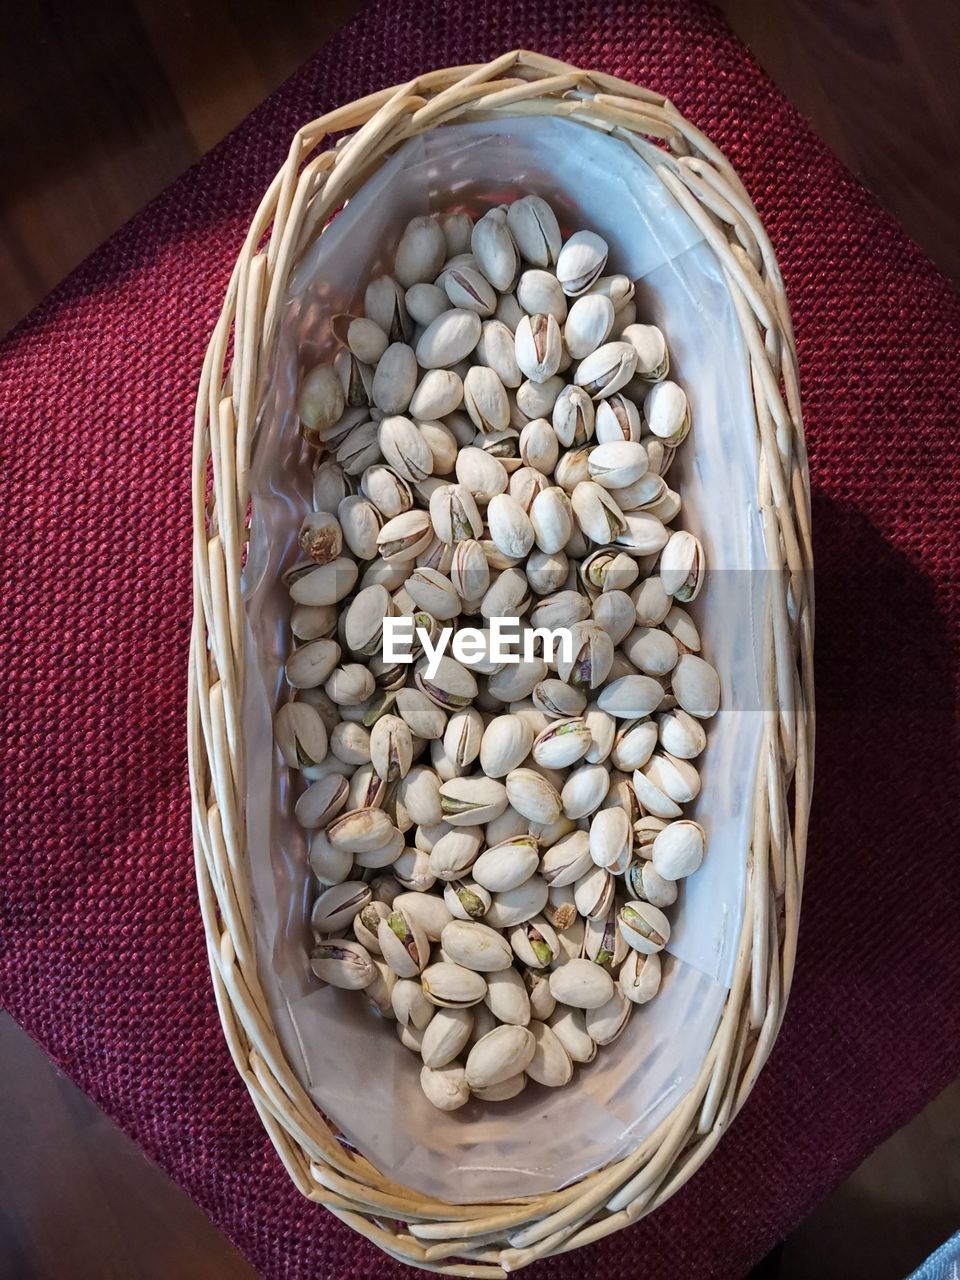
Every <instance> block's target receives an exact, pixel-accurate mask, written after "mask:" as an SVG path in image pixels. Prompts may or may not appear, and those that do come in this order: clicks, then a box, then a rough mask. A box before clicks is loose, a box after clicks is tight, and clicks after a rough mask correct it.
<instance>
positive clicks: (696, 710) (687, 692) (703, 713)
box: [670, 653, 720, 720]
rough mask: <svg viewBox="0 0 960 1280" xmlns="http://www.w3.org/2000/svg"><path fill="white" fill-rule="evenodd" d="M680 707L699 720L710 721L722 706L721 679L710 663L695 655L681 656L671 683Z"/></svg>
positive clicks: (686, 654)
mask: <svg viewBox="0 0 960 1280" xmlns="http://www.w3.org/2000/svg"><path fill="white" fill-rule="evenodd" d="M670 687H671V689H672V690H673V696H674V697H675V698H676V700H677V702H678V703H679V705H680V707H681V708H682V709H683V710H684V711H686V712H687V713H688V714H689V715H691V716H695V717H696V718H697V719H698V720H709V719H710V717H711V716H714V715H716V713H717V709H718V708H719V706H720V677H719V676H718V675H717V672H716V669H715V668H714V667H711V665H710V664H709V662H704V660H703V659H702V658H698V657H697V656H696V655H695V654H693V653H684V654H681V656H680V659H679V661H678V662H677V665H676V666H675V667H674V669H673V675H672V677H671V681H670Z"/></svg>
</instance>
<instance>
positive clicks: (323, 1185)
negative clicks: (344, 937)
mask: <svg viewBox="0 0 960 1280" xmlns="http://www.w3.org/2000/svg"><path fill="white" fill-rule="evenodd" d="M529 114H541V115H542V114H547V115H556V116H562V117H565V118H567V119H568V120H572V121H574V122H577V123H578V124H580V125H582V127H584V128H592V129H600V130H602V131H604V132H606V133H608V134H610V135H612V136H613V137H616V138H619V139H622V140H623V143H624V145H625V146H630V147H631V148H632V149H633V150H634V151H636V152H638V153H639V154H640V155H641V156H642V157H643V158H644V159H645V160H646V161H647V162H648V163H649V164H650V165H651V166H652V167H653V169H654V171H655V173H656V174H657V176H658V177H659V178H660V180H661V181H662V182H663V184H664V185H665V186H666V187H667V189H668V190H669V191H670V193H671V194H672V195H673V196H674V197H675V199H676V200H677V201H678V202H679V204H680V205H681V206H682V208H683V209H684V210H685V211H686V213H687V214H688V215H689V217H690V219H691V220H692V221H693V223H694V224H695V226H696V227H697V229H698V230H699V231H700V232H701V233H702V235H703V236H704V238H705V240H706V242H707V244H708V245H709V246H710V247H711V248H712V249H713V251H714V253H715V254H716V257H717V259H718V261H719V263H720V266H721V269H722V273H723V277H724V279H725V282H726V285H727V287H728V289H729V292H730V295H731V298H732V300H733V303H734V307H735V311H736V315H737V317H738V319H739V322H740V326H741V328H742V332H743V337H744V341H745V345H746V349H747V351H748V353H749V361H750V374H751V381H752V388H753V395H754V400H755V406H756V429H757V444H758V456H759V469H758V474H757V477H756V493H757V505H758V508H759V510H760V512H761V517H762V522H763V537H764V546H765V554H766V560H767V565H768V567H769V569H770V571H771V575H772V576H773V579H774V581H775V582H776V584H777V586H776V589H775V590H774V591H772V592H771V593H770V595H771V600H770V604H769V612H768V617H767V619H766V620H765V629H764V635H763V641H762V643H763V671H762V678H763V685H764V687H763V690H762V693H763V698H764V703H763V705H764V707H766V708H767V709H768V713H767V715H766V717H765V724H764V729H763V740H762V748H761V753H760V760H759V765H758V770H757V776H756V780H755V787H754V797H755V805H754V821H753V838H752V847H751V849H750V850H749V855H748V862H747V867H748V871H747V884H746V894H745V903H744V916H743V925H742V930H741V935H740V942H739V947H738V951H737V958H736V965H735V972H734V978H733V983H732V986H731V989H730V992H729V995H728V996H727V999H726V1003H725V1006H724V1012H723V1016H722V1018H721V1021H720V1024H719V1027H718V1029H717V1032H716V1035H715V1038H714V1041H713V1043H712V1045H711V1046H710V1049H709V1051H708V1053H707V1054H706V1056H705V1059H704V1061H703V1064H702V1067H701V1070H700V1072H699V1076H698V1077H697V1079H696V1081H695V1083H694V1085H693V1087H692V1088H691V1090H690V1091H689V1093H688V1094H687V1096H686V1097H685V1098H684V1099H683V1101H682V1102H681V1103H680V1105H678V1106H677V1107H676V1108H675V1109H674V1111H673V1112H672V1113H671V1114H670V1115H669V1116H668V1117H667V1119H666V1120H665V1121H663V1122H662V1123H661V1124H660V1125H659V1126H658V1127H657V1129H656V1130H655V1132H654V1133H653V1134H652V1135H651V1136H650V1137H648V1138H647V1139H646V1140H645V1141H643V1142H642V1143H641V1145H639V1146H638V1147H637V1149H636V1150H634V1151H633V1152H632V1153H631V1154H630V1155H629V1156H627V1157H626V1158H624V1159H621V1160H618V1161H616V1162H615V1163H613V1164H610V1165H608V1166H607V1167H606V1168H603V1169H601V1170H599V1171H597V1172H594V1173H592V1174H590V1175H588V1176H587V1177H585V1178H583V1179H582V1180H580V1181H579V1182H578V1183H576V1184H575V1185H573V1186H568V1187H566V1188H565V1189H563V1190H561V1191H557V1192H553V1193H550V1194H545V1195H541V1196H536V1197H530V1198H526V1199H523V1200H511V1201H505V1202H501V1203H487V1204H467V1205H454V1204H448V1203H443V1202H440V1201H430V1200H428V1199H425V1198H424V1197H422V1196H421V1195H419V1194H417V1193H416V1192H412V1191H410V1190H408V1189H406V1188H404V1187H403V1186H400V1185H397V1184H396V1183H394V1182H391V1181H388V1180H387V1179H386V1178H385V1177H383V1176H382V1175H381V1174H380V1173H379V1172H378V1170H377V1169H376V1168H375V1167H374V1166H373V1164H371V1163H370V1161H368V1160H367V1159H365V1158H363V1157H362V1156H361V1155H359V1154H357V1153H356V1152H353V1151H351V1150H350V1149H349V1148H346V1147H344V1145H343V1144H342V1143H341V1142H340V1141H338V1138H337V1135H336V1133H335V1132H334V1131H332V1130H331V1128H330V1126H329V1125H328V1124H327V1122H326V1121H325V1120H324V1117H323V1116H322V1115H321V1114H320V1113H319V1112H318V1111H317V1109H316V1107H315V1106H314V1104H313V1103H312V1101H311V1100H310V1098H309V1097H308V1096H307V1094H306V1092H305V1091H304V1089H303V1087H302V1086H301V1084H300V1083H299V1081H298V1079H297V1078H296V1076H295V1075H294V1073H293V1071H292V1069H291V1067H290V1065H289V1063H288V1062H287V1060H286V1058H285V1056H284V1053H283V1050H282V1049H281V1046H280V1043H279V1040H278V1037H277V1034H276V1032H275V1029H274V1027H273V1025H272V1021H271V1017H270V1014H269V1011H268V1006H267V1001H266V999H265V996H264V992H263V989H262V985H261V981H260V978H259V975H258V972H257V965H256V946H255V936H254V927H253V911H252V906H251V894H250V878H249V873H248V867H247V851H246V845H245V838H244V790H243V777H244V768H243V759H242V754H241V753H242V745H243V742H242V734H241V730H240V716H241V704H242V700H243V652H242V644H243V635H244V628H243V605H242V598H241V581H240V571H241V563H242V559H243V554H244V546H245V540H246V536H247V529H246V521H247V508H248V503H249V486H248V467H249V461H250V451H251V442H252V438H253V435H254V431H255V424H256V420H257V411H258V406H259V398H260V392H261V389H262V386H263V382H264V376H265V371H266V370H267V368H268V366H269V363H270V359H271V354H272V351H273V348H274V345H275V343H276V340H277V332H278V315H279V310H280V306H281V304H282V301H283V298H284V296H285V290H286V286H287V282H288V280H289V277H290V273H291V271H292V269H293V267H294V266H295V264H296V263H297V261H298V259H299V257H300V255H301V254H302V252H303V251H304V249H305V247H306V246H308V245H309V244H311V243H312V241H313V240H314V239H315V238H316V237H317V236H318V235H319V234H321V231H322V228H323V227H324V225H325V223H326V221H327V219H328V217H329V216H330V214H331V213H332V212H333V211H334V210H335V209H336V208H337V207H338V206H339V205H341V204H342V203H343V201H344V200H345V199H347V198H349V197H350V195H351V194H352V193H354V192H355V191H356V190H357V189H358V188H359V187H360V185H361V184H362V183H363V182H364V181H366V179H368V178H369V177H370V176H371V174H373V173H374V172H375V171H376V170H377V169H378V167H379V166H380V165H381V164H382V163H383V161H384V160H385V158H386V157H388V156H389V155H390V154H391V153H392V152H393V151H394V150H395V149H396V147H397V146H398V145H399V144H400V143H402V142H404V141H405V140H407V139H409V138H411V137H413V136H415V135H417V134H419V133H422V132H424V131H426V130H430V129H433V128H435V127H437V126H438V125H442V124H446V123H449V122H451V121H453V120H456V121H458V122H464V121H483V120H491V119H496V118H497V117H500V116H503V117H509V116H519V115H529ZM349 130H356V132H355V133H352V134H350V135H349V141H347V142H346V145H344V141H341V143H340V144H338V145H337V146H336V147H334V148H331V149H329V150H326V151H320V152H319V153H318V148H319V147H320V146H321V144H322V143H323V141H324V140H325V139H328V138H329V137H330V135H331V134H334V133H341V132H343V131H349ZM231 343H232V363H231V364H230V367H229V370H228V371H227V372H225V366H226V362H227V357H228V352H229V351H230V349H231ZM211 464H212V466H211ZM211 470H212V477H213V482H212V488H211V487H210V484H209V477H210V473H211ZM193 509H194V572H195V594H196V611H195V617H194V627H193V636H192V647H191V658H190V704H189V725H188V731H189V748H190V779H191V788H192V799H193V820H194V833H195V852H196V868H197V878H198V882H199V891H200V901H201V907H202V912H203V919H204V923H205V928H206V936H207V943H208V948H209V955H210V963H211V971H212V975H213V983H214V989H215V992H216V998H217V1003H218V1007H219V1010H220V1016H221V1019H222V1022H223V1028H224V1032H225V1034H226V1038H227V1042H228V1044H229V1047H230V1051H231V1053H232V1054H233V1058H234V1061H235V1062H236V1065H237V1068H238V1070H239V1071H240V1073H241V1075H242V1076H243V1078H244V1080H245V1081H246V1083H247V1086H248V1088H249V1090H250V1094H251V1096H252V1098H253V1101H254V1104H255V1106H256V1108H257V1110H258V1111H259V1113H260V1116H261V1118H262V1120H263V1123H264V1125H265V1127H266V1129H267V1132H268V1133H269V1135H270V1137H271V1139H272V1141H273V1143H274V1144H275V1146H276V1149H277V1151H278V1153H279V1155H280V1157H281V1159H282V1160H283V1162H284V1164H285V1165H286V1167H287V1169H288V1171H289V1173H290V1176H291V1177H292V1178H293V1180H294V1182H295V1183H296V1185H297V1187H298V1188H299V1189H300V1190H301V1191H302V1193H303V1194H304V1195H305V1196H307V1197H309V1198H310V1199H311V1200H315V1201H317V1202H318V1203H319V1204H322V1205H324V1206H325V1207H326V1208H327V1209H329V1210H330V1212H331V1213H333V1214H335V1215H336V1216H337V1217H338V1218H341V1219H342V1220H343V1221H344V1222H347V1223H349V1224H350V1225H351V1226H352V1227H353V1228H355V1229H356V1230H357V1231H359V1232H360V1233H362V1234H363V1235H364V1236H366V1237H367V1238H368V1239H370V1240H373V1241H374V1242H375V1243H376V1244H377V1245H379V1246H380V1248H382V1249H383V1250H384V1251H385V1252H387V1253H389V1254H390V1255H392V1256H393V1257H396V1258H398V1259H400V1260H402V1261H404V1262H408V1263H411V1264H413V1265H415V1266H419V1267H423V1268H426V1269H429V1270H435V1271H441V1272H443V1273H445V1274H448V1275H462V1276H476V1277H497V1276H504V1275H505V1274H506V1273H507V1272H508V1271H514V1270H516V1269H518V1268H519V1267H521V1266H524V1265H526V1264H528V1263H530V1262H532V1261H534V1260H535V1259H538V1258H542V1257H545V1256H548V1255H550V1254H553V1253H560V1252H564V1251H566V1250H569V1249H573V1248H576V1247H577V1246H579V1245H583V1244H587V1243H589V1242H591V1241H594V1240H597V1239H599V1238H601V1237H602V1236H605V1235H607V1234H609V1233H610V1232H612V1231H616V1230H618V1229H619V1228H620V1227H623V1226H626V1225H627V1224H628V1223H631V1222H634V1221H636V1220H637V1219H638V1218H640V1217H642V1216H643V1215H644V1214H646V1213H649V1212H650V1211H651V1210H652V1209H654V1208H655V1207H656V1206H657V1205H659V1204H661V1203H662V1202H663V1201H664V1200H666V1199H667V1198H668V1197H669V1196H671V1195H672V1194H673V1193H674V1192H675V1191H676V1190H678V1188H679V1187H681V1186H682V1185H683V1183H684V1182H685V1181H686V1180H687V1179H688V1178H689V1177H690V1176H691V1174H692V1173H693V1172H694V1171H695V1170H696V1169H697V1168H698V1167H699V1166H700V1164H701V1163H702V1162H703V1161H704V1160H705V1159H706V1157H707V1156H708V1155H709V1153H710V1152H711V1151H712V1149H713V1147H714V1146H715V1145H716V1143H717V1142H718V1141H719V1139H720V1136H721V1134H722V1133H723V1132H724V1130H725V1129H726V1128H727V1127H728V1126H729V1124H730V1121H731V1119H732V1118H733V1116H734V1115H735V1114H736V1113H737V1112H738V1111H739V1109H740V1107H741V1106H742V1105H743V1103H744V1101H745V1100H746V1098H747V1096H748V1094H749V1093H750V1090H751V1088H752V1087H753V1084H754V1082H755V1080H756V1078H757V1074H758V1073H759V1071H760V1068H761V1067H762V1066H763V1063H764V1062H765V1060H766V1058H767V1056H768V1054H769V1053H770V1050H771V1048H772V1046H773V1043H774V1040H775V1037H776V1035H777V1031H778V1029H779V1026H780V1022H781V1019H782V1017H783V1013H784V1007H785V1004H786V999H787V995H788V992H789V989H790V982H791V977H792V973H793V964H794V955H795V948H796V939H797V924H798V916H799V906H800V891H801V886H802V881H803V867H804V852H805V846H806V835H807V818H808V811H809V804H810V790H811V783H812V758H813V688H812V678H813V674H812V626H813V603H812V594H811V578H812V575H811V569H812V564H811V549H810V528H809V482H808V476H807V468H806V458H805V452H804V443H803V430H802V423H801V416H800V404H799V397H798V390H797V369H796V354H795V350H794V342H793V333H792V328H791V323H790V317H789V313H788V310H787V304H786V300H785V297H784V292H783V287H782V282H781V279H780V274H779V271H778V269H777V264H776V261H775V259H774V256H773V251H772V249H771V247H770V244H769V241H768V240H767V237H766V235H765V233H764V230H763V227H762V226H761V224H760V221H759V218H758V216H757V213H756V211H755V209H754V207H753V205H752V204H751V202H750V199H749V197H748V196H747V194H746V192H745V190H744V188H743V186H742V185H741V183H740V182H739V180H738V179H737V176H736V174H735V173H734V172H733V170H732V168H731V166H730V165H729V163H728V162H727V161H726V160H725V159H724V157H723V155H721V154H720V152H718V151H717V149H716V148H715V147H714V146H713V145H712V144H711V143H710V142H709V141H708V140H707V139H706V138H705V137H704V136H703V135H702V134H701V133H699V132H698V131H697V130H696V129H695V128H694V127H693V126H692V125H691V124H689V123H688V122H687V121H686V120H684V119H683V117H682V116H681V115H679V113H678V112H677V111H676V110H675V109H674V108H673V106H672V105H671V104H670V103H669V102H668V101H666V100H665V99H664V98H662V97H661V96H659V95H658V94H655V93H651V92H649V91H647V90H644V89H639V88H637V87H636V86H634V85H631V84H627V83H625V82H624V81H621V80H617V79H614V78H612V77H611V76H607V75H603V74H601V73H600V72H595V71H579V70H577V69H575V68H574V67H571V66H568V65H566V64H564V63H560V62H556V61H554V60H552V59H549V58H545V57H541V56H539V55H536V54H532V53H526V52H514V53H509V54H505V55H504V56H503V57H501V58H498V59H496V60H495V61H493V62H491V63H489V64H488V65H486V66H467V67H453V68H448V69H446V70H442V71H434V72H431V73H429V74H427V75H424V76H420V77H419V78H417V79H415V80H413V81H411V82H410V83H409V84H406V85H402V86H399V87H397V88H393V89H386V90H384V91H382V92H380V93H376V94H373V95H371V96H369V97H367V98H364V99H362V100H360V101H358V102H354V103H351V104H350V105H348V106H345V107H342V108H340V109H339V110H337V111H334V112H332V113H330V114H329V115H327V116H324V117H322V118H321V119H319V120H315V121H314V122H313V123H311V124H308V125H306V126H304V127H303V128H302V129H301V130H300V131H299V132H298V133H297V134H296V136H295V138H294V139H293V144H292V146H291V149H290V154H289V156H288V158H287V162H286V164H285V165H284V167H283V169H282V170H281V171H280V173H278V174H277V177H276V178H275V179H274V181H273V183H272V184H271V186H270V188H269V190H268V191H267V193H266V195H265V197H264V199H263V202H262V203H261V205H260V208H259V210H258V212H257V214H256V216H255V218H254V220H253V224H252V226H251V228H250V230H249V233H248V235H247V238H246V241H245V244H244V247H243V251H242V252H241V254H240V257H239V259H238V261H237V264H236V267H235V269H234V272H233V275H232V278H231V281H230V286H229V288H228V291H227V296H226V300H225V302H224V306H223V311H222V313H221V316H220V319H219V322H218V324H217V326H216V329H215V331H214V334H213V337H212V340H211V342H210V346H209V349H208V352H207V357H206V361H205V364H204V370H203V378H202V382H201V386H200V392H199V397H198V401H197V412H196V435H195V450H194V465H193Z"/></svg>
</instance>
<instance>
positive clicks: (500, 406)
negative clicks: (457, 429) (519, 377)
mask: <svg viewBox="0 0 960 1280" xmlns="http://www.w3.org/2000/svg"><path fill="white" fill-rule="evenodd" d="M463 407H464V409H466V411H467V413H468V414H469V416H470V420H471V421H472V422H473V424H474V426H475V427H476V428H477V430H478V431H482V432H484V433H485V434H488V435H489V434H490V433H492V432H495V431H503V430H504V429H505V428H506V427H507V426H508V425H509V422H510V404H509V401H508V400H507V392H506V388H505V387H504V385H503V383H502V382H501V381H500V378H499V376H498V375H497V373H496V372H495V371H494V370H493V369H488V368H487V367H486V366H485V365H482V364H475V365H473V366H472V367H471V368H470V369H469V370H468V372H467V376H466V377H465V378H464V380H463Z"/></svg>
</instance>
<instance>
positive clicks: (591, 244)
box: [557, 231, 609, 298]
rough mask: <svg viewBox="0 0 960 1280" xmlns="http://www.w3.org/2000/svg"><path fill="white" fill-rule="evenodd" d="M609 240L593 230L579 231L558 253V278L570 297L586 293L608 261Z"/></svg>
mask: <svg viewBox="0 0 960 1280" xmlns="http://www.w3.org/2000/svg"><path fill="white" fill-rule="evenodd" d="M608 252H609V250H608V248H607V242H606V241H605V240H604V239H603V238H602V237H601V236H598V235H596V234H595V232H593V231H577V232H575V233H574V235H572V236H571V237H570V239H569V240H568V241H567V242H566V244H565V245H564V246H563V248H562V249H561V250H560V253H559V254H558V255H557V279H558V280H559V281H560V284H561V285H562V286H563V291H564V293H565V294H567V296H568V297H571V298H575V297H578V296H579V295H580V294H581V293H586V291H587V290H588V289H589V288H590V286H591V285H592V284H594V283H595V282H596V280H597V279H598V278H599V277H600V275H601V274H602V272H603V268H604V266H605V265H606V262H607V254H608Z"/></svg>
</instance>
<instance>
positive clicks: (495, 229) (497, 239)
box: [470, 209, 520, 292]
mask: <svg viewBox="0 0 960 1280" xmlns="http://www.w3.org/2000/svg"><path fill="white" fill-rule="evenodd" d="M470 248H471V250H472V252H473V255H474V257H475V258H476V261H477V265H478V267H479V268H480V270H481V271H482V272H483V274H484V276H486V278H487V279H488V280H489V281H490V283H491V284H492V285H493V287H494V288H495V289H499V290H500V291H501V292H503V291H505V290H509V289H512V288H513V284H514V281H515V280H516V278H517V276H518V274H519V271H520V255H519V253H518V252H517V246H516V244H515V243H514V239H513V236H512V235H511V234H510V230H509V227H508V225H507V215H506V214H505V213H504V212H503V210H502V209H491V210H490V212H489V213H485V214H484V216H483V217H482V218H480V219H479V220H478V221H477V222H476V223H475V224H474V227H473V233H472V235H471V237H470Z"/></svg>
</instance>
